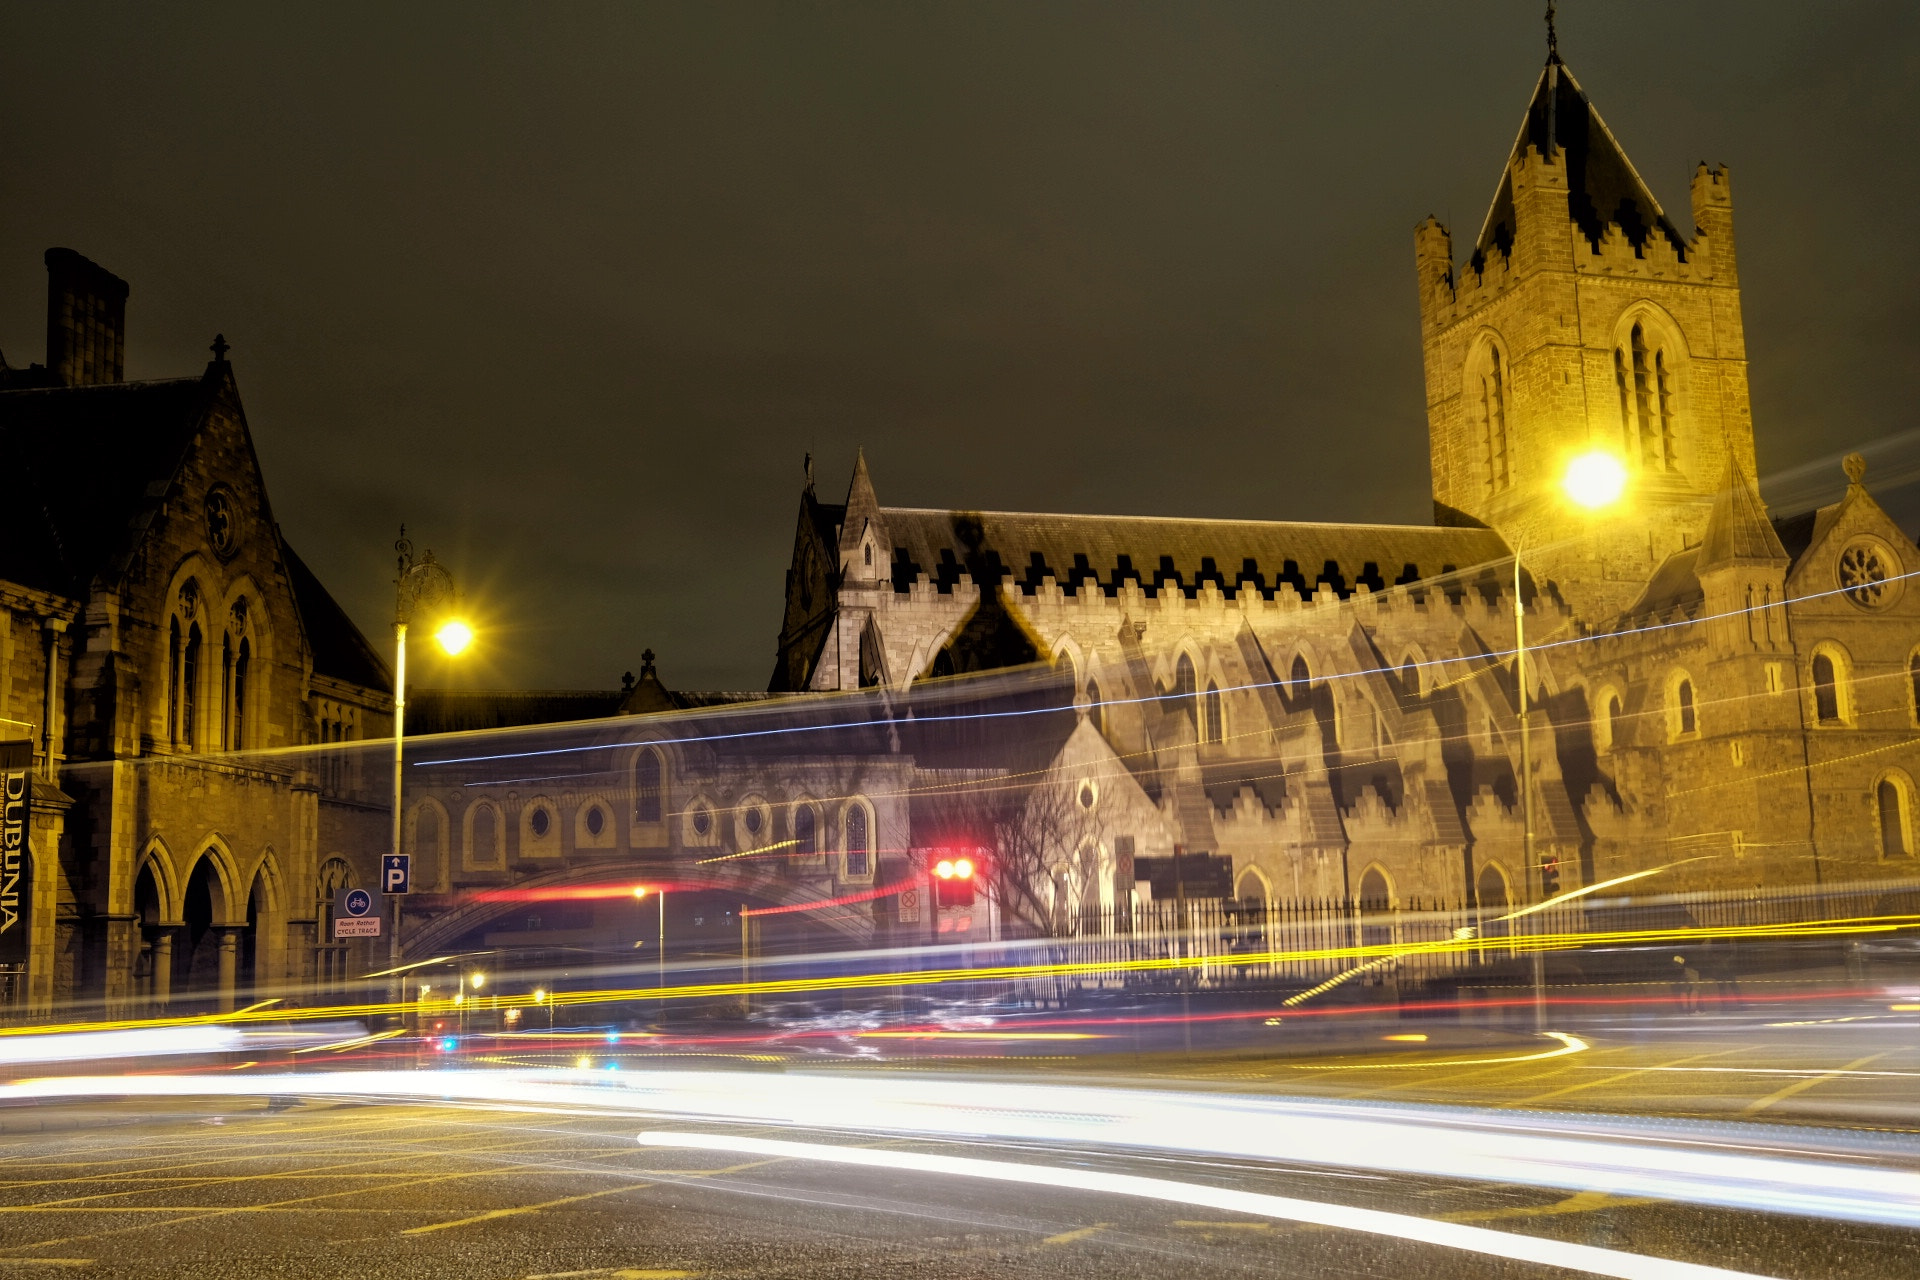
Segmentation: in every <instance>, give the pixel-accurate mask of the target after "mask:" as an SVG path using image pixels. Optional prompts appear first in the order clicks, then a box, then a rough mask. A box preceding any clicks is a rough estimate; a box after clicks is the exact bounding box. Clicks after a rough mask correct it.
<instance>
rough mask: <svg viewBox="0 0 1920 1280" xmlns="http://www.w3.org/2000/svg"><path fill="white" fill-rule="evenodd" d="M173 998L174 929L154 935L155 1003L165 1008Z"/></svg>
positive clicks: (157, 1006)
mask: <svg viewBox="0 0 1920 1280" xmlns="http://www.w3.org/2000/svg"><path fill="white" fill-rule="evenodd" d="M172 999H173V930H171V929H162V930H160V931H159V932H158V933H156V934H154V935H153V1003H154V1005H155V1007H156V1008H158V1009H164V1008H166V1007H167V1005H168V1004H169V1003H170V1002H171V1001H172Z"/></svg>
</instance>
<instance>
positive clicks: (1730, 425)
mask: <svg viewBox="0 0 1920 1280" xmlns="http://www.w3.org/2000/svg"><path fill="white" fill-rule="evenodd" d="M1692 197H1693V199H1692V204H1693V208H1692V213H1693V223H1694V233H1693V236H1692V238H1690V239H1689V238H1688V237H1687V236H1685V235H1683V234H1682V233H1681V231H1680V230H1679V228H1677V227H1676V226H1675V225H1674V223H1673V222H1672V221H1671V220H1670V219H1669V218H1668V217H1667V215H1666V213H1665V211H1663V210H1662V209H1661V207H1660V204H1659V202H1658V201H1657V200H1655V199H1654V197H1653V193H1652V192H1651V191H1650V190H1649V189H1648V188H1647V185H1646V183H1645V182H1643V181H1642V180H1641V178H1640V175H1639V174H1638V173H1637V172H1636V171H1635V170H1634V167H1633V164H1632V162H1631V161H1629V160H1628V159H1627V156H1626V153H1625V152H1624V151H1622V150H1621V148H1620V144H1619V143H1618V141H1616V140H1615V138H1614V136H1613V134H1612V132H1611V131H1610V130H1609V129H1608V128H1607V126H1606V123H1605V122H1604V121H1602V120H1601V118H1600V113H1599V112H1598V111H1596V110H1595V109H1594V107H1593V104H1592V103H1591V102H1590V101H1588V99H1587V95H1586V93H1585V92H1584V91H1583V90H1582V89H1581V88H1580V85H1579V83H1578V82H1577V81H1576V80H1575V79H1574V78H1573V74H1572V72H1570V71H1569V70H1568V69H1567V67H1566V64H1565V63H1563V62H1562V61H1561V60H1560V57H1559V55H1558V53H1554V52H1550V53H1549V55H1548V58H1547V65H1546V68H1545V70H1543V71H1542V72H1541V75H1540V81H1539V84H1538V85H1537V86H1536V87H1535V89H1534V93H1533V99H1532V101H1531V102H1530V103H1528V105H1527V114H1526V118H1525V120H1524V122H1523V123H1522V124H1521V127H1520V134H1519V137H1518V138H1516V139H1515V141H1514V144H1513V150H1512V153H1511V154H1510V155H1509V156H1508V158H1507V163H1506V168H1505V170H1504V171H1503V172H1502V174H1501V176H1500V184H1499V187H1498V189H1497V190H1496V192H1495V194H1494V198H1493V205H1492V207H1491V208H1490V209H1489V210H1488V211H1487V216H1486V219H1485V221H1484V222H1483V223H1482V225H1481V228H1480V233H1479V235H1478V237H1477V238H1476V239H1475V241H1474V244H1473V247H1472V250H1471V252H1470V253H1469V254H1468V255H1467V257H1466V260H1465V261H1464V262H1463V263H1459V264H1457V265H1456V263H1455V259H1454V248H1453V240H1452V237H1451V235H1450V234H1449V232H1448V230H1447V228H1446V227H1444V226H1442V225H1441V224H1440V223H1439V222H1437V221H1436V220H1434V219H1433V218H1428V219H1427V220H1426V221H1425V222H1423V223H1421V224H1420V226H1419V227H1418V228H1416V230H1415V232H1414V259H1415V264H1416V268H1417V271H1418V275H1419V288H1420V333H1421V343H1422V347H1423V351H1424V357H1425V366H1426V385H1427V420H1428V427H1429V439H1430V444H1431V449H1432V464H1433V499H1434V512H1435V517H1436V519H1437V520H1438V521H1439V522H1440V523H1442V524H1484V525H1488V526H1490V527H1492V528H1494V529H1496V530H1498V531H1499V532H1500V533H1501V534H1503V535H1504V536H1505V537H1506V538H1507V540H1508V542H1509V543H1516V544H1523V545H1525V546H1526V547H1527V548H1529V549H1533V548H1538V549H1539V555H1538V557H1535V556H1533V555H1530V557H1529V559H1530V561H1531V562H1533V563H1536V564H1538V565H1539V566H1540V568H1541V569H1542V570H1543V571H1544V572H1545V573H1546V575H1547V576H1549V577H1551V578H1552V579H1553V580H1554V581H1555V582H1556V583H1558V584H1559V585H1560V588H1561V590H1562V591H1563V593H1564V594H1565V595H1566V596H1567V598H1568V600H1569V601H1570V602H1571V603H1572V604H1573V605H1574V607H1575V609H1576V611H1577V612H1578V613H1580V614H1582V615H1585V616H1588V617H1594V616H1597V615H1600V614H1604V613H1608V612H1611V611H1612V610H1613V609H1616V608H1618V607H1620V606H1621V605H1623V604H1625V603H1626V602H1627V600H1629V599H1630V598H1631V597H1632V596H1633V595H1634V594H1635V593H1636V592H1637V591H1638V589H1639V588H1640V587H1641V586H1642V585H1644V584H1645V582H1646V580H1647V577H1648V576H1649V574H1650V573H1651V572H1652V570H1653V568H1654V566H1655V565H1657V564H1658V563H1659V562H1660V561H1662V560H1664V559H1665V558H1666V557H1667V556H1668V555H1670V554H1672V553H1673V552H1675V551H1678V550H1680V549H1682V548H1683V547H1686V546H1690V545H1693V544H1695V543H1697V542H1699V541H1700V539H1701V537H1702V535H1703V534H1704V532H1705V529H1706V525H1707V519H1708V515H1709V513H1710V511H1711V510H1712V507H1713V501H1714V495H1715V492H1716V490H1717V489H1718V488H1719V486H1720V482H1721V480H1722V478H1723V477H1725V476H1726V475H1728V474H1729V471H1731V472H1733V473H1734V474H1743V475H1749V476H1750V475H1753V474H1754V472H1755V467H1754V456H1753V425H1752V420H1751V416H1750V412H1749V409H1748V404H1747V364H1746V338H1745V334H1744V331H1743V329H1742V325H1741V319H1740V284H1739V275H1738V271H1737V269H1736V265H1735V256H1734V241H1733V203H1732V190H1731V185H1730V178H1729V175H1728V172H1727V170H1726V169H1725V168H1717V169H1716V168H1710V167H1708V166H1707V165H1706V164H1704V163H1703V164H1701V165H1700V167H1699V168H1698V169H1697V170H1696V171H1695V173H1694V175H1693V184H1692ZM1593 449H1605V450H1607V451H1609V452H1611V453H1613V454H1615V455H1616V456H1617V457H1618V458H1619V459H1620V460H1621V461H1622V462H1623V463H1625V465H1626V467H1627V470H1628V473H1629V476H1630V482H1629V486H1628V490H1627V496H1626V502H1625V504H1624V505H1623V506H1622V507H1621V508H1620V509H1618V510H1617V511H1616V512H1614V513H1612V514H1610V515H1605V516H1597V517H1596V516H1588V515H1585V514H1583V513H1579V512H1577V511H1575V510H1574V509H1572V508H1571V507H1570V506H1569V504H1567V503H1566V502H1565V500H1564V499H1563V498H1562V496H1561V493H1560V487H1559V481H1560V478H1561V476H1562V474H1563V473H1564V470H1565V468H1566V465H1567V462H1568V460H1569V459H1570V458H1572V457H1573V456H1575V455H1577V454H1580V453H1584V452H1588V451H1590V450H1593Z"/></svg>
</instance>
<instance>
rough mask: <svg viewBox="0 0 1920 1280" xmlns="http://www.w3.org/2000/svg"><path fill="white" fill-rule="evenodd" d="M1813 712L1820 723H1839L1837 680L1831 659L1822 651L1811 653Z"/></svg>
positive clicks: (1838, 689)
mask: <svg viewBox="0 0 1920 1280" xmlns="http://www.w3.org/2000/svg"><path fill="white" fill-rule="evenodd" d="M1813 713H1814V718H1815V719H1817V720H1818V721H1819V722H1820V723H1821V724H1839V723H1840V688H1839V681H1838V680H1837V679H1836V678H1835V676H1834V671H1833V659H1832V658H1831V657H1829V656H1828V655H1826V654H1824V653H1816V654H1814V655H1813Z"/></svg>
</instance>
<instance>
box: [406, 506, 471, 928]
mask: <svg viewBox="0 0 1920 1280" xmlns="http://www.w3.org/2000/svg"><path fill="white" fill-rule="evenodd" d="M393 549H394V550H395V551H397V552H398V553H399V555H400V560H399V570H398V575H397V576H396V577H395V578H394V580H393V651H394V657H393V853H394V855H395V856H396V857H397V856H398V855H399V854H400V853H401V852H402V848H401V827H402V825H403V824H402V814H403V812H404V811H403V809H402V808H401V801H402V796H401V792H402V788H403V783H404V780H405V776H406V768H405V764H404V760H403V757H404V755H405V749H406V740H407V627H408V625H409V624H410V623H411V622H412V621H413V616H414V614H415V612H417V611H421V610H425V611H427V612H428V613H429V615H430V616H434V617H438V618H439V619H440V620H441V621H440V625H439V627H438V629H436V630H435V632H434V639H435V640H437V641H438V642H439V644H440V648H441V650H442V651H443V652H445V653H446V655H447V656H448V657H458V656H459V655H460V654H462V653H464V652H465V651H466V649H467V648H468V646H470V645H471V644H472V643H473V628H472V627H471V626H469V625H468V624H467V622H466V621H465V620H464V619H462V618H461V617H460V615H459V612H458V609H459V602H460V593H459V592H458V591H457V590H456V589H455V588H454V585H453V575H452V574H451V573H448V572H447V569H446V566H445V565H442V564H441V563H440V562H439V561H437V560H435V559H434V558H433V552H431V551H429V552H427V553H426V554H425V555H424V556H422V557H421V558H420V559H419V560H415V559H414V558H413V542H412V540H410V539H409V538H408V537H407V527H406V526H405V525H401V526H400V540H399V541H398V542H396V543H394V544H393ZM388 896H389V897H391V898H392V899H393V910H392V911H390V912H388V913H387V914H388V916H389V917H390V921H389V927H390V928H391V929H392V930H393V936H392V937H390V938H388V939H387V963H388V964H390V965H398V964H399V963H400V898H399V895H397V894H390V895H388Z"/></svg>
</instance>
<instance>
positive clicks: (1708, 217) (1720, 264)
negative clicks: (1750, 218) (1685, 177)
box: [1690, 160, 1740, 285]
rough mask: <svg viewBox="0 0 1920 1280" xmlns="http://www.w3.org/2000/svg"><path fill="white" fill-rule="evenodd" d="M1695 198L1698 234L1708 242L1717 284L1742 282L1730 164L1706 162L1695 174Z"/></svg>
mask: <svg viewBox="0 0 1920 1280" xmlns="http://www.w3.org/2000/svg"><path fill="white" fill-rule="evenodd" d="M1690 193H1691V194H1692V197H1693V227H1694V234H1695V235H1696V236H1698V237H1700V238H1701V239H1704V240H1705V241H1706V242H1707V250H1708V253H1709V254H1710V255H1711V264H1712V270H1713V279H1714V282H1715V283H1717V284H1729V285H1730V284H1738V283H1740V272H1739V266H1738V263H1737V260H1736V258H1735V256H1734V251H1733V174H1732V172H1731V171H1730V170H1729V169H1728V168H1727V166H1726V165H1721V166H1720V167H1719V168H1717V169H1716V168H1714V167H1712V166H1710V165H1709V164H1708V163H1707V162H1706V161H1705V160H1702V161H1701V162H1700V167H1699V168H1698V169H1695V170H1694V171H1693V183H1692V185H1691V187H1690Z"/></svg>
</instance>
